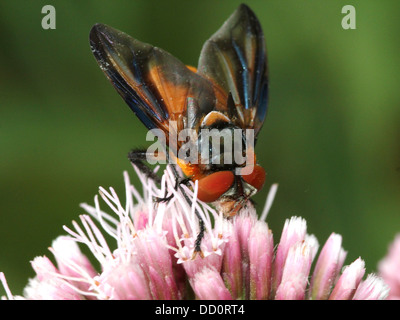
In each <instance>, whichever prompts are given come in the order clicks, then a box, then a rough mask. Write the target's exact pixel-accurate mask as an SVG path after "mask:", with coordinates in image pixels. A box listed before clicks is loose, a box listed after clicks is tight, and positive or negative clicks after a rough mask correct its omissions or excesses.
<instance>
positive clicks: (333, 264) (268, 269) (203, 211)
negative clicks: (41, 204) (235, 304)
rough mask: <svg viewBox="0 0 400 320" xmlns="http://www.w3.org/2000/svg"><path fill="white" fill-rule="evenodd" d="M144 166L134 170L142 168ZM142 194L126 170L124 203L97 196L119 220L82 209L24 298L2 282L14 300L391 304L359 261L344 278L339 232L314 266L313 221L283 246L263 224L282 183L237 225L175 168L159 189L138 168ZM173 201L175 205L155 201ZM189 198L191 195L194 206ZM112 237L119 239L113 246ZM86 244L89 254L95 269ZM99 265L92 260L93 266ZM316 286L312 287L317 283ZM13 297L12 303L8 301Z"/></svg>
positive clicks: (295, 229) (300, 224) (37, 265)
mask: <svg viewBox="0 0 400 320" xmlns="http://www.w3.org/2000/svg"><path fill="white" fill-rule="evenodd" d="M135 169H136V168H135ZM136 172H137V174H138V176H139V178H140V180H141V182H142V185H143V192H142V193H140V192H138V191H137V189H135V188H134V187H133V185H132V184H131V183H130V180H129V177H128V174H127V173H126V172H125V173H124V180H125V190H126V194H125V201H124V202H123V201H121V200H120V198H119V196H118V195H117V194H116V192H115V191H114V189H113V188H109V189H108V190H106V189H104V188H100V190H99V194H100V197H101V199H102V200H103V202H104V203H105V204H106V205H107V206H108V207H109V210H111V212H112V213H107V212H106V211H103V209H102V208H100V201H99V197H98V196H95V199H94V206H90V205H88V204H83V205H82V208H83V209H84V210H85V211H86V212H87V214H84V215H81V216H80V217H79V219H80V223H77V222H75V221H73V222H72V227H64V229H65V230H66V231H67V233H68V235H67V236H61V237H59V238H57V239H56V240H55V241H54V242H53V244H52V246H51V248H50V251H51V253H52V254H53V255H54V257H55V261H56V263H55V264H54V263H53V262H51V261H50V260H49V259H48V258H47V257H37V258H35V259H34V260H33V261H32V266H33V268H34V270H35V272H36V277H35V278H33V279H31V280H30V281H29V283H28V285H27V286H26V288H25V290H24V295H23V296H14V295H12V293H11V291H10V290H9V288H8V285H7V283H6V280H5V277H4V275H3V274H1V273H0V281H1V282H2V283H3V286H4V287H5V289H6V294H7V298H8V299H188V298H197V299H279V300H282V299H284V300H288V299H384V298H385V297H386V296H387V293H388V290H387V286H386V285H385V284H384V282H383V281H382V280H381V279H380V278H379V277H377V276H375V275H369V276H368V277H367V279H366V280H365V281H362V278H363V276H364V272H365V269H364V262H363V261H362V260H361V259H360V258H359V259H357V260H356V261H355V262H353V263H352V264H350V265H349V266H347V267H345V268H344V269H343V272H341V269H342V266H343V264H344V260H345V257H346V252H345V251H344V250H343V248H342V238H341V236H340V235H337V234H334V233H333V234H332V235H331V236H330V237H329V239H328V240H327V242H326V243H325V244H324V246H323V247H322V250H321V253H320V255H319V257H318V258H317V261H316V264H315V268H314V270H313V272H311V266H312V263H313V260H314V259H315V258H316V257H317V251H318V247H319V244H318V241H317V239H316V238H315V236H313V235H309V234H307V225H306V221H305V220H304V219H302V218H299V217H292V218H291V219H288V220H286V222H285V225H284V227H283V232H282V235H281V238H280V241H279V242H278V243H277V244H274V239H273V232H272V231H271V230H270V229H269V227H268V224H267V223H266V222H265V221H264V218H265V217H266V216H267V213H268V210H269V208H270V207H271V204H272V200H273V196H274V194H275V192H276V186H275V185H274V186H273V187H272V188H271V191H270V195H269V197H268V198H267V204H266V209H265V210H264V212H263V214H262V218H263V219H259V218H258V217H257V215H256V212H255V209H254V208H253V206H252V205H251V204H248V206H247V207H245V208H243V209H242V211H241V212H240V213H239V214H238V215H237V216H235V217H234V218H232V219H229V220H227V219H225V218H223V215H222V213H220V212H217V211H216V210H214V209H213V208H212V207H210V206H209V205H208V204H206V203H203V202H200V201H198V200H197V199H196V194H197V183H193V185H192V186H191V188H187V187H183V191H182V190H175V188H174V185H175V178H174V175H173V173H172V171H171V170H170V169H169V168H167V170H166V172H165V173H164V175H163V178H162V183H161V188H159V187H158V186H157V185H155V184H154V182H153V181H152V180H150V179H147V178H146V177H145V176H144V175H143V174H142V173H141V172H140V171H138V170H136ZM165 192H167V193H169V194H171V193H172V194H173V197H172V198H171V200H170V201H169V202H166V203H164V202H155V201H154V197H163V196H164V195H165ZM182 192H185V193H186V196H187V197H189V198H190V200H191V205H189V204H188V202H187V201H186V198H185V196H184V195H183V194H182ZM199 216H200V217H201V218H202V220H203V222H204V226H205V233H204V238H203V240H202V243H201V250H202V255H195V254H194V253H195V242H196V238H197V235H198V233H199V219H198V217H199ZM105 234H108V235H109V236H111V237H112V238H113V239H114V242H115V243H114V244H113V246H111V245H110V244H109V241H107V240H106V238H105V236H104V235H105ZM78 244H81V245H85V246H87V247H88V249H89V250H90V252H91V253H92V255H93V258H94V260H96V261H97V264H99V265H100V268H99V269H96V268H95V267H94V266H93V265H92V263H91V262H90V261H89V259H88V257H86V256H85V255H84V254H83V253H82V252H81V251H80V248H79V246H78ZM92 260H93V259H92ZM309 279H311V281H309ZM4 298H6V297H4Z"/></svg>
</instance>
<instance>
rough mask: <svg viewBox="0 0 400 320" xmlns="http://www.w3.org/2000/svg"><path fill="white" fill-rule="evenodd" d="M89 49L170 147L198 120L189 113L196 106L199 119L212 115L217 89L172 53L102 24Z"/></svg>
mask: <svg viewBox="0 0 400 320" xmlns="http://www.w3.org/2000/svg"><path fill="white" fill-rule="evenodd" d="M90 45H91V49H92V52H93V54H94V56H95V58H96V60H97V62H98V64H99V65H100V68H101V69H102V70H103V72H104V73H105V74H106V76H107V77H108V79H109V80H110V81H111V83H112V84H113V86H114V87H115V89H116V90H117V91H118V93H119V94H120V95H121V96H122V98H123V99H124V100H125V102H126V103H127V104H128V105H129V107H130V108H131V109H132V111H133V112H134V113H135V114H136V115H137V117H138V118H139V119H140V120H141V121H142V122H143V124H144V125H145V126H146V127H147V128H148V129H149V130H151V129H155V128H158V129H162V130H163V131H164V133H165V136H166V139H167V142H168V137H169V133H171V134H173V135H177V134H179V132H180V130H182V129H184V128H186V127H191V125H190V124H188V121H189V122H190V121H192V122H193V121H195V120H196V118H197V116H193V115H188V109H189V110H191V109H193V106H195V109H196V110H194V111H195V114H196V115H199V114H203V113H204V114H205V113H208V112H209V111H211V110H212V109H213V105H214V103H215V94H214V90H213V89H212V84H211V83H210V82H209V81H208V80H206V79H204V78H203V77H201V76H200V75H198V74H196V73H195V72H193V71H192V70H190V69H189V68H188V67H187V66H185V65H184V64H183V63H182V62H181V61H179V60H178V59H176V58H175V57H173V56H172V55H171V54H169V53H168V52H166V51H164V50H162V49H159V48H157V47H154V46H152V45H149V44H147V43H143V42H140V41H138V40H136V39H133V38H132V37H130V36H129V35H127V34H125V33H123V32H121V31H118V30H116V29H113V28H111V27H109V26H106V25H103V24H96V25H95V26H94V27H93V28H92V30H91V32H90ZM188 104H189V106H188ZM188 118H189V119H188ZM170 147H171V145H170ZM173 147H174V150H177V148H179V146H175V145H174V146H173Z"/></svg>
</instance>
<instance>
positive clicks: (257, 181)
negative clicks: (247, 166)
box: [242, 164, 266, 190]
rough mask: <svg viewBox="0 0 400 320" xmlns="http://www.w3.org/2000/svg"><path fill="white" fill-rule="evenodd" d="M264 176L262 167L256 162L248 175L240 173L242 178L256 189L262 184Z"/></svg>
mask: <svg viewBox="0 0 400 320" xmlns="http://www.w3.org/2000/svg"><path fill="white" fill-rule="evenodd" d="M265 176H266V173H265V170H264V168H263V167H261V166H259V165H258V164H256V165H255V166H254V169H253V171H252V173H250V174H248V175H242V179H243V180H244V181H245V182H247V183H248V184H250V185H252V186H253V187H254V188H256V189H257V190H260V189H261V188H262V187H263V185H264V182H265Z"/></svg>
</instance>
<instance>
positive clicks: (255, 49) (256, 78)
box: [198, 4, 268, 136]
mask: <svg viewBox="0 0 400 320" xmlns="http://www.w3.org/2000/svg"><path fill="white" fill-rule="evenodd" d="M198 73H199V74H200V75H202V76H203V77H205V78H207V79H209V80H210V81H211V82H213V84H214V88H215V90H214V91H215V92H216V93H215V95H216V97H217V99H218V100H219V102H218V103H216V107H217V108H218V107H219V111H222V112H224V113H226V114H227V115H228V116H229V117H230V118H231V120H232V122H233V123H235V124H236V125H238V126H239V127H241V128H252V129H254V130H255V136H257V134H258V132H259V130H260V129H261V126H262V124H263V122H264V118H265V115H266V110H267V95H268V76H267V57H266V49H265V40H264V35H263V32H262V29H261V25H260V22H259V21H258V19H257V17H256V16H255V14H254V13H253V11H251V9H250V8H249V7H247V6H246V5H244V4H242V5H240V6H239V8H238V9H237V10H236V11H235V12H234V13H233V14H232V15H231V16H230V17H229V19H228V20H227V21H226V22H225V23H224V24H223V25H222V27H221V28H220V29H219V30H218V31H217V32H216V33H215V34H214V35H213V36H212V37H211V38H210V39H209V40H207V41H206V43H205V44H204V46H203V49H202V51H201V55H200V60H199V65H198ZM221 100H222V101H221Z"/></svg>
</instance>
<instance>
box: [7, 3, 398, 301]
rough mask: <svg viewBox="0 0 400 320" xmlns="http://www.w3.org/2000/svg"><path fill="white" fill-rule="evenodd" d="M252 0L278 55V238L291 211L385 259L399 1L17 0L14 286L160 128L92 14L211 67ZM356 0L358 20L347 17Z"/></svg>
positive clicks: (10, 101) (12, 65) (13, 26)
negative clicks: (121, 88) (110, 61)
mask: <svg viewBox="0 0 400 320" xmlns="http://www.w3.org/2000/svg"><path fill="white" fill-rule="evenodd" d="M240 2H245V3H247V4H248V5H249V6H250V7H251V8H252V9H253V10H254V11H255V13H256V14H257V16H258V17H259V19H260V21H261V24H262V26H263V29H264V33H265V36H266V40H267V47H268V58H269V65H270V102H269V112H268V115H267V119H266V122H265V125H264V127H263V130H262V131H261V133H260V137H259V142H258V145H257V151H258V159H259V162H260V163H261V164H262V165H263V166H264V167H265V168H266V170H267V172H268V180H267V188H265V189H264V190H263V191H261V192H260V193H259V194H258V195H257V196H256V197H255V199H256V201H257V202H258V203H259V207H262V206H263V204H264V200H265V195H266V193H267V190H268V187H269V186H270V185H271V184H272V183H274V182H278V183H279V190H278V194H277V197H276V201H275V203H274V206H273V208H272V210H271V212H270V215H269V217H268V222H269V225H270V228H271V229H272V230H273V231H274V234H275V238H277V239H278V237H279V235H280V232H281V229H282V226H283V223H284V220H285V219H286V218H289V217H291V216H293V215H297V216H302V217H304V218H305V219H306V220H307V222H308V231H309V233H313V234H315V235H316V236H317V238H318V240H319V242H320V244H322V243H323V242H325V240H326V239H327V237H328V236H329V234H330V233H331V232H336V233H340V234H341V235H343V247H344V248H345V249H346V250H348V252H349V253H348V257H347V259H346V263H350V262H351V261H353V260H354V259H356V258H357V257H359V256H361V257H362V258H363V259H365V261H366V265H367V271H368V272H372V271H375V270H376V264H377V262H378V261H379V259H381V258H382V257H383V255H384V254H385V253H386V250H387V246H388V244H389V242H390V241H392V239H393V237H394V235H395V234H396V233H397V232H400V197H399V195H400V143H399V142H400V141H399V140H400V126H399V124H400V90H399V83H400V72H399V71H400V68H399V67H400V40H399V35H398V32H399V30H400V19H399V14H400V2H399V1H396V0H393V1H388V0H386V1H385V0H381V1H376V0H362V1H349V0H346V1H341V0H329V1H322V0H291V1H289V0H286V1H279V0H263V1H261V0H255V1H234V0H218V1H211V0H202V1H200V0H198V1H190V0H184V1H183V0H182V1H149V0H147V1H146V0H136V1H132V0H131V1H128V0H126V1H65V0H64V1H56V0H51V1H47V0H46V1H40V0H36V1H25V0H24V1H22V0H7V1H6V0H3V1H1V2H0V40H1V45H0V61H1V62H0V66H1V67H0V68H1V69H0V90H1V91H0V154H1V156H0V271H3V272H5V274H6V277H7V279H8V282H9V285H10V287H11V289H12V291H13V293H15V294H20V293H22V288H23V287H24V286H25V284H26V282H27V279H28V278H29V277H32V276H33V275H34V273H33V271H32V269H31V267H30V264H29V261H30V260H31V259H32V258H33V257H35V256H37V255H43V254H46V255H48V254H49V252H48V250H47V248H48V246H50V244H51V242H52V240H53V239H54V238H55V237H56V236H57V235H59V234H64V231H63V229H62V225H64V224H66V225H69V226H70V225H71V221H72V220H73V219H75V220H76V219H77V217H78V214H80V213H83V211H82V210H81V209H80V208H79V204H80V203H81V202H88V203H90V204H91V203H93V196H94V195H95V194H96V192H97V188H98V186H100V185H101V186H104V187H108V186H114V187H115V188H116V189H117V191H120V192H121V191H122V190H123V178H122V172H123V170H129V171H130V172H131V173H132V177H134V174H133V171H132V170H131V168H130V164H129V162H128V160H127V158H126V154H127V152H128V151H129V150H130V149H131V148H133V147H137V146H146V142H145V136H146V130H145V128H144V126H143V125H142V124H141V123H140V122H139V120H138V119H136V117H135V116H134V115H133V113H132V112H131V111H130V110H129V108H128V107H127V106H126V105H125V103H124V102H123V101H122V99H121V98H120V97H119V95H118V94H117V93H116V92H115V90H114V89H113V88H112V86H111V85H110V84H109V83H108V81H107V80H106V78H105V77H104V75H103V73H102V72H101V71H100V69H99V67H98V66H97V64H96V62H95V60H94V58H93V57H92V54H91V51H90V48H89V44H88V34H89V30H90V28H91V26H92V25H93V24H94V23H96V22H102V23H106V24H108V25H111V26H113V27H115V28H118V29H120V30H123V31H125V32H126V33H128V34H130V35H132V36H133V37H135V38H137V39H139V40H142V41H145V42H148V43H151V44H153V45H156V46H158V47H161V48H164V49H165V50H167V51H169V52H171V53H172V54H173V55H175V56H177V57H178V58H180V59H181V60H182V61H184V62H185V63H186V64H191V65H196V64H197V59H198V55H199V52H200V49H201V47H202V44H203V43H204V41H205V40H206V39H207V38H208V37H209V36H210V35H211V34H212V33H214V32H215V31H216V30H217V29H218V28H219V27H220V25H221V24H222V23H223V22H224V21H225V19H226V18H227V17H228V16H229V15H230V14H231V13H232V12H233V11H234V10H235V8H236V7H237V6H238V5H239V3H240ZM46 4H51V5H53V6H54V7H55V9H56V23H57V24H56V30H43V29H42V27H41V20H42V17H43V16H44V15H43V14H41V9H42V7H43V6H44V5H46ZM347 4H352V5H354V6H355V8H356V12H357V16H356V17H357V29H356V30H344V29H342V26H341V20H342V18H343V16H344V15H343V14H342V13H341V10H342V7H343V6H344V5H347ZM135 181H137V180H135ZM122 194H123V193H122ZM261 209H262V208H259V210H261ZM2 293H3V291H2V289H0V294H2Z"/></svg>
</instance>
